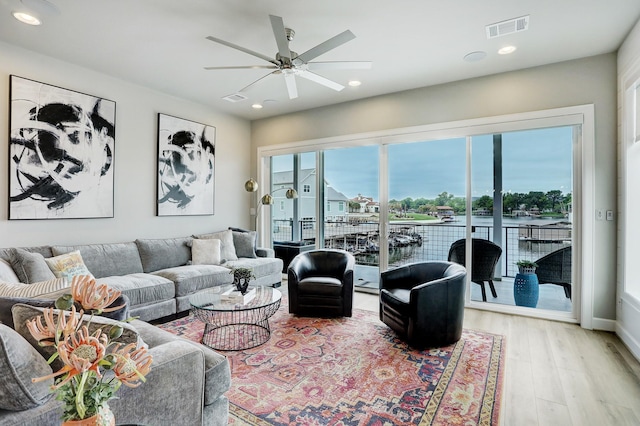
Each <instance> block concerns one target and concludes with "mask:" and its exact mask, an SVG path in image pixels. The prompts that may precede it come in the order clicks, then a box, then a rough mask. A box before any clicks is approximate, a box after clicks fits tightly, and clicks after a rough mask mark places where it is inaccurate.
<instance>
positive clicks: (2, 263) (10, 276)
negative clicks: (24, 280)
mask: <svg viewBox="0 0 640 426" xmlns="http://www.w3.org/2000/svg"><path fill="white" fill-rule="evenodd" d="M0 281H2V282H3V283H19V282H20V278H18V276H17V275H16V273H15V271H14V270H13V268H12V267H11V264H10V263H9V261H8V260H4V259H0Z"/></svg>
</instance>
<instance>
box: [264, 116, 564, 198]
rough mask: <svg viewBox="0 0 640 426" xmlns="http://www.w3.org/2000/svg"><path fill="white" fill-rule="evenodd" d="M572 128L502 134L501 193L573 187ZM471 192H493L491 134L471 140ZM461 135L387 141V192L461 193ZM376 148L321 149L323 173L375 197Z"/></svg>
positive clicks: (281, 164) (283, 162)
mask: <svg viewBox="0 0 640 426" xmlns="http://www.w3.org/2000/svg"><path fill="white" fill-rule="evenodd" d="M572 143H573V141H572V128H571V127H561V128H549V129H540V130H528V131H522V132H510V133H504V134H503V136H502V157H503V190H504V192H522V193H528V192H529V191H543V192H547V191H550V190H554V189H559V190H561V191H562V192H563V193H565V194H566V193H568V192H571V189H570V188H571V174H572ZM471 149H472V158H473V164H472V174H473V176H472V187H473V196H474V197H480V196H482V195H489V196H492V188H493V164H492V161H493V160H492V158H493V136H491V135H486V136H476V137H474V138H473V141H472V148H471ZM465 151H466V149H465V139H464V138H461V139H449V140H440V141H429V142H417V143H407V144H396V145H390V146H389V194H390V198H391V199H397V200H400V199H403V198H406V197H411V198H413V199H415V198H421V197H423V198H428V199H433V198H435V197H436V196H437V195H438V194H440V193H441V192H443V191H446V192H448V193H450V194H453V195H454V196H464V195H465V192H466V191H465V183H466V178H465ZM302 167H303V168H312V167H315V156H314V155H313V154H303V156H302ZM378 168H379V161H378V147H377V146H363V147H356V148H344V149H335V150H327V151H325V177H326V179H327V181H328V182H329V183H330V184H331V185H332V186H333V187H334V188H335V189H336V190H338V191H340V192H342V193H343V194H345V195H346V196H347V197H349V198H353V197H355V196H357V195H358V194H362V195H364V196H368V197H373V198H374V199H376V200H378V198H379V197H378ZM286 169H289V170H290V169H291V156H281V157H278V158H274V171H281V170H286Z"/></svg>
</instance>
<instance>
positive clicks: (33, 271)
mask: <svg viewBox="0 0 640 426" xmlns="http://www.w3.org/2000/svg"><path fill="white" fill-rule="evenodd" d="M10 256H11V257H10V259H9V263H11V267H12V268H13V270H14V272H15V273H16V275H17V276H18V278H20V282H21V283H24V284H31V283H37V282H40V281H48V280H52V279H54V278H56V276H55V274H54V273H53V272H52V271H51V269H49V265H47V262H45V260H44V256H43V255H41V254H40V253H31V252H28V251H26V250H24V249H21V248H14V249H11V254H10Z"/></svg>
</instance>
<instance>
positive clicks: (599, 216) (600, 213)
mask: <svg viewBox="0 0 640 426" xmlns="http://www.w3.org/2000/svg"><path fill="white" fill-rule="evenodd" d="M596 220H604V211H603V210H602V209H598V210H596Z"/></svg>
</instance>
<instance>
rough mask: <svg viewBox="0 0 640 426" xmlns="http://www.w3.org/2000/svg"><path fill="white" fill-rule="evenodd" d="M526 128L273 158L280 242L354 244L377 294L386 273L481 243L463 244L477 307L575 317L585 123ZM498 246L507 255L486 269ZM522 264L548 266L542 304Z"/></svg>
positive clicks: (362, 276) (275, 227)
mask: <svg viewBox="0 0 640 426" xmlns="http://www.w3.org/2000/svg"><path fill="white" fill-rule="evenodd" d="M558 121H562V120H558ZM526 124H527V123H522V126H521V127H522V128H523V130H516V131H513V130H511V129H510V131H502V132H490V133H485V134H469V135H467V136H464V137H457V136H456V137H449V138H441V139H437V138H436V139H433V138H431V139H429V138H422V139H420V138H419V137H416V138H415V139H416V140H411V137H410V136H407V135H404V136H403V137H402V138H400V140H399V141H393V140H365V139H363V140H360V141H359V144H358V145H357V146H348V147H347V146H345V147H341V146H339V144H337V145H333V146H325V145H323V144H320V145H318V146H317V147H316V149H314V150H310V151H309V152H304V153H296V154H287V155H277V156H272V157H270V160H271V162H270V164H271V171H270V178H271V179H270V180H271V187H270V190H271V191H272V192H273V194H274V196H273V198H274V200H275V202H274V204H273V206H272V217H271V219H272V221H271V222H272V223H271V230H270V231H271V233H272V234H271V237H272V241H274V248H275V247H276V246H277V245H278V244H290V245H291V244H292V245H296V244H297V245H298V246H299V247H300V248H299V249H297V250H298V251H301V250H304V249H309V248H322V247H326V248H339V249H344V250H348V251H350V252H351V253H353V254H354V256H355V257H356V259H357V264H358V267H357V272H356V280H357V284H356V285H357V287H360V288H359V289H360V290H362V291H371V292H375V291H377V288H378V277H379V273H380V271H381V270H386V269H389V268H395V267H398V266H401V265H404V264H407V263H410V262H420V261H430V260H448V259H451V260H455V257H456V255H454V254H453V253H454V248H452V247H454V246H455V245H456V242H457V244H463V245H466V246H468V245H471V248H470V249H469V250H468V251H467V250H463V251H462V256H463V257H465V259H462V262H463V263H464V264H465V266H466V267H467V269H468V273H469V276H470V281H469V288H468V295H467V300H468V302H469V303H471V304H476V306H481V305H486V306H489V305H491V306H494V307H498V306H507V307H510V308H509V309H511V308H513V309H515V310H516V311H515V312H518V309H521V308H522V309H531V308H537V309H538V310H544V311H547V312H556V313H559V314H553V313H550V314H548V315H547V314H543V315H546V317H553V318H568V319H571V318H575V317H576V315H577V309H576V300H579V297H580V291H579V286H576V285H575V283H574V281H575V276H576V270H577V267H576V264H575V260H574V259H575V258H576V254H575V250H574V247H576V244H575V243H576V241H575V235H574V221H573V219H574V218H573V203H574V199H573V194H574V189H573V188H574V181H573V180H574V173H575V171H574V158H579V157H578V156H577V155H579V154H576V146H577V145H576V142H577V141H579V140H580V135H581V128H580V126H579V125H575V124H571V125H564V126H562V125H556V126H547V127H537V128H526ZM528 124H531V123H528ZM498 127H499V126H498ZM514 127H517V126H514ZM470 130H471V129H470ZM473 130H476V129H473ZM454 133H457V134H459V131H456V132H454ZM416 135H417V133H416ZM290 186H291V187H294V188H295V189H296V190H297V191H298V198H297V199H295V200H290V199H286V198H285V195H286V191H285V189H286V188H288V187H290ZM279 191H280V192H279ZM278 192H279V195H276V194H278ZM477 241H480V243H478V244H476V242H477ZM472 242H473V244H471V243H472ZM303 246H304V247H303ZM486 247H490V249H488V248H486ZM491 247H497V250H498V254H497V255H493V259H490V260H489V262H493V264H492V267H491V270H490V271H489V272H488V273H487V272H485V273H483V275H482V276H480V275H479V273H480V271H481V270H482V269H483V266H482V265H483V262H486V261H487V260H486V259H485V257H486V254H487V253H486V252H487V251H490V250H493V251H495V249H494V248H491ZM467 254H469V255H470V256H469V258H468V259H466V255H467ZM519 261H532V262H536V263H538V264H539V269H538V271H537V274H536V276H537V278H538V282H539V285H538V287H537V290H538V291H537V293H538V301H537V302H536V303H535V304H533V305H532V304H522V303H520V302H519V301H518V300H517V296H516V291H515V288H516V281H517V276H518V274H519V271H518V265H517V262H519ZM483 287H484V291H483ZM509 309H507V310H506V311H507V312H512V310H509Z"/></svg>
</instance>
